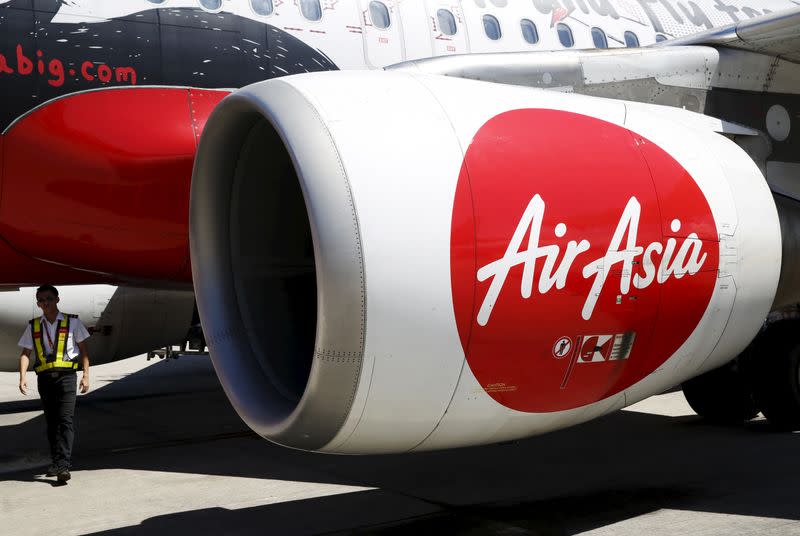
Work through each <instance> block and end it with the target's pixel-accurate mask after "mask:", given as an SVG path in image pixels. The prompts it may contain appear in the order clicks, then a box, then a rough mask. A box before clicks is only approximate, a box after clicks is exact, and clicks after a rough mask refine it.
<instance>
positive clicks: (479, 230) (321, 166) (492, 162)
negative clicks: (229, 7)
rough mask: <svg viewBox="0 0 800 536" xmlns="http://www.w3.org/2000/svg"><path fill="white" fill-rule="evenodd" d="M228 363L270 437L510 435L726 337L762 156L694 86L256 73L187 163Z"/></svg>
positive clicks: (756, 291)
mask: <svg viewBox="0 0 800 536" xmlns="http://www.w3.org/2000/svg"><path fill="white" fill-rule="evenodd" d="M190 246H191V248H190V249H191V256H192V268H193V278H194V284H195V292H196V296H197V301H198V307H199V311H200V315H201V320H202V323H203V326H204V332H205V334H206V337H207V340H208V343H209V346H210V349H211V353H212V358H213V360H214V365H215V368H216V370H217V373H218V375H219V377H220V379H221V381H222V383H223V385H224V387H225V390H226V392H227V393H228V396H229V397H230V399H231V401H232V402H233V404H234V406H235V407H236V409H237V411H238V412H239V414H240V415H241V416H242V418H243V419H244V420H245V421H246V422H247V423H248V425H249V426H250V427H251V428H253V429H254V430H255V431H256V432H258V433H259V434H261V435H262V436H264V437H266V438H268V439H271V440H273V441H275V442H278V443H281V444H284V445H288V446H292V447H296V448H302V449H309V450H322V451H327V452H343V453H367V452H369V453H374V452H400V451H408V450H414V449H418V450H422V449H436V448H448V447H457V446H464V445H473V444H480V443H489V442H496V441H503V440H509V439H514V438H520V437H525V436H530V435H534V434H537V433H541V432H544V431H548V430H553V429H556V428H561V427H565V426H569V425H573V424H577V423H579V422H582V421H585V420H588V419H591V418H594V417H597V416H600V415H602V414H605V413H608V412H611V411H614V410H616V409H619V408H621V407H623V406H625V405H627V404H631V403H633V402H635V401H637V400H640V399H642V398H645V397H647V396H650V395H653V394H656V393H659V392H661V391H663V390H664V389H666V388H668V387H671V386H673V385H675V384H677V383H679V382H681V381H683V380H685V379H687V378H689V377H692V376H695V375H697V374H699V373H701V372H703V371H705V370H709V369H711V368H713V367H716V366H719V365H720V364H722V363H724V362H726V361H727V360H730V359H731V358H733V357H734V356H735V355H736V354H737V353H738V352H740V351H741V350H742V349H743V348H744V347H745V346H746V345H747V344H748V342H749V341H750V340H751V339H752V338H753V336H754V335H755V333H756V332H757V330H758V328H759V326H760V325H761V323H762V322H763V320H764V317H765V316H766V314H767V312H768V311H769V308H770V304H771V303H772V301H773V298H774V296H775V289H776V286H777V284H778V277H779V271H780V263H781V238H780V227H779V224H778V218H777V215H776V209H775V205H774V202H773V200H772V197H771V195H770V192H769V189H768V187H767V185H766V183H765V181H764V178H763V176H762V175H761V173H760V172H759V170H758V168H757V167H756V165H755V164H754V163H753V162H752V161H751V159H750V158H749V157H748V156H747V155H746V154H745V153H744V151H742V150H741V149H740V148H739V147H737V146H736V145H735V144H734V143H733V142H731V141H730V140H728V139H727V138H726V137H724V136H722V135H720V134H718V133H716V132H714V129H713V128H711V127H709V122H708V120H707V118H704V117H703V116H698V115H696V114H692V113H690V112H684V111H681V110H671V109H669V110H665V109H663V108H660V107H653V106H647V105H640V104H629V103H625V102H620V101H613V100H607V99H598V98H591V97H583V96H575V95H565V94H559V93H550V92H546V91H538V90H531V89H523V88H516V87H510V86H499V85H495V84H487V83H481V82H473V81H466V80H459V79H453V78H445V77H435V76H423V75H410V74H401V73H323V74H314V75H303V76H298V77H288V78H282V79H280V80H273V81H268V82H263V83H259V84H255V85H252V86H249V87H246V88H244V89H242V90H240V91H237V92H236V93H234V94H233V95H231V96H229V97H227V98H226V99H225V100H224V101H223V102H222V103H221V104H220V105H219V106H218V108H217V109H216V110H215V111H214V113H213V114H212V116H211V118H210V119H209V122H208V124H207V126H206V130H205V132H204V134H203V137H202V140H201V144H200V147H199V150H198V155H197V159H196V162H195V169H194V176H193V183H192V194H191V207H190Z"/></svg>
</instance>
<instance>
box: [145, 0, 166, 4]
mask: <svg viewBox="0 0 800 536" xmlns="http://www.w3.org/2000/svg"><path fill="white" fill-rule="evenodd" d="M147 1H148V2H150V3H151V4H163V3H164V2H166V1H167V0H147Z"/></svg>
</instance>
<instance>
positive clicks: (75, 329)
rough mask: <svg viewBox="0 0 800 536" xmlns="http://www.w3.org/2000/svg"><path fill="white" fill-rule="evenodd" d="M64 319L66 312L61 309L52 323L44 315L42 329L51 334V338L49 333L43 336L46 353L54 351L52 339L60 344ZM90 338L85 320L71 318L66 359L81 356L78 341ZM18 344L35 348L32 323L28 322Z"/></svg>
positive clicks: (43, 348) (43, 346) (30, 348)
mask: <svg viewBox="0 0 800 536" xmlns="http://www.w3.org/2000/svg"><path fill="white" fill-rule="evenodd" d="M63 319H64V313H62V312H61V311H59V312H58V315H57V316H56V321H55V322H53V323H52V324H51V323H50V322H48V321H47V319H46V318H45V317H44V315H42V329H43V330H44V329H46V330H47V333H49V334H50V338H49V339H48V337H47V334H45V336H44V337H43V339H44V341H43V342H44V344H43V345H42V350H44V353H45V354H52V353H54V351H53V348H52V347H51V346H50V341H51V340H52V341H53V344H58V337H57V335H58V323H59V322H60V321H61V320H63ZM88 338H89V332H88V331H87V330H86V327H85V326H84V325H83V322H81V321H80V319H78V318H77V317H74V318H71V319H70V320H69V335H68V336H67V350H66V352H65V355H64V361H72V360H74V359H75V358H77V357H79V356H80V349H79V348H78V343H79V342H83V341H85V340H86V339H88ZM17 346H21V347H22V348H27V349H28V350H33V336H32V335H31V326H30V324H28V326H27V327H26V328H25V331H23V332H22V337H20V338H19V342H18V343H17ZM34 353H35V352H34ZM36 358H37V359H38V358H39V356H36Z"/></svg>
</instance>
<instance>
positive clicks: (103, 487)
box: [0, 357, 800, 536]
mask: <svg viewBox="0 0 800 536" xmlns="http://www.w3.org/2000/svg"><path fill="white" fill-rule="evenodd" d="M17 378H18V375H17V374H15V373H0V534H13V535H38V534H58V535H59V536H62V535H67V534H103V535H114V536H118V535H119V536H121V535H133V534H148V535H160V534H184V533H185V534H214V535H225V534H270V535H272V534H275V535H283V534H288V535H293V534H379V535H396V534H397V535H399V534H408V533H429V532H430V533H438V534H467V535H479V534H481V535H482V534H490V535H523V534H534V535H571V534H586V535H597V536H599V535H614V536H626V535H636V536H641V535H643V534H646V535H647V536H659V535H674V534H690V535H704V536H706V535H726V536H727V535H750V534H752V535H760V536H762V535H770V536H778V535H800V494H799V493H798V491H800V486H799V485H798V484H799V483H800V456H799V455H798V454H800V434H796V433H795V434H780V433H774V432H772V431H771V430H770V429H769V426H768V425H767V424H766V422H765V421H764V420H763V419H759V420H755V421H753V422H751V423H749V424H748V425H746V426H741V427H717V426H711V425H708V424H705V423H704V422H702V421H701V420H700V419H699V418H698V417H697V416H695V415H694V414H693V413H692V411H691V409H689V407H688V406H687V405H686V403H685V401H684V400H683V396H682V394H681V393H680V392H672V393H667V394H664V395H660V396H656V397H652V398H650V399H648V400H646V401H643V402H640V403H639V404H636V405H634V406H631V407H630V408H627V409H626V410H623V411H620V412H617V413H615V414H613V415H609V416H607V417H604V418H601V419H598V420H596V421H593V422H590V423H587V424H584V425H581V426H577V427H574V428H570V429H567V430H562V431H559V432H555V433H551V434H548V435H544V436H540V437H535V438H531V439H527V440H524V441H517V442H512V443H505V444H499V445H491V446H486V447H478V448H464V449H457V450H449V451H440V452H429V453H419V454H402V455H390V456H334V455H323V454H314V453H306V452H300V451H295V450H290V449H286V448H283V447H279V446H276V445H273V444H271V443H269V442H267V441H266V440H264V439H262V438H260V437H257V436H255V435H254V434H253V433H252V432H250V431H249V429H248V428H247V427H246V426H245V425H244V423H242V421H241V420H240V419H239V417H238V416H237V415H236V413H235V412H234V410H233V409H232V408H231V406H230V404H229V402H228V400H227V398H226V397H225V395H224V393H223V392H222V389H221V387H220V386H219V383H218V382H217V379H216V376H215V375H214V372H213V368H212V367H211V364H210V362H209V360H208V358H205V357H184V358H181V359H178V360H170V361H159V360H154V361H150V362H147V361H146V360H145V358H144V357H137V358H132V359H129V360H125V361H122V362H119V363H112V364H109V365H102V366H97V367H94V368H93V369H92V382H93V388H92V391H91V392H90V393H89V394H87V395H83V396H81V397H79V400H78V410H77V439H76V446H75V453H74V457H73V465H74V467H73V472H72V480H71V481H70V482H69V483H68V484H67V485H63V486H58V485H55V481H54V479H52V478H45V477H44V476H43V475H42V473H43V472H44V467H45V466H46V465H47V463H48V461H49V460H48V459H47V443H46V440H45V436H44V429H45V426H44V420H43V416H42V414H41V411H40V410H39V400H38V395H37V394H36V387H35V378H34V375H33V374H32V373H31V374H30V376H29V381H28V383H29V386H30V387H31V392H30V394H29V395H28V396H27V397H24V396H22V395H21V394H20V393H19V392H18V391H17Z"/></svg>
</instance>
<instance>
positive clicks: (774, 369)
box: [751, 320, 800, 430]
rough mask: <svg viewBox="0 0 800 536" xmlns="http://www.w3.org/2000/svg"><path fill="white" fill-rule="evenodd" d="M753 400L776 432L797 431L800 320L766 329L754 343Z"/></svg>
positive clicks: (799, 411)
mask: <svg viewBox="0 0 800 536" xmlns="http://www.w3.org/2000/svg"><path fill="white" fill-rule="evenodd" d="M752 371H753V374H752V379H751V381H752V386H753V393H754V394H755V399H756V401H757V402H758V406H759V408H760V409H761V412H762V413H763V414H764V416H765V417H766V418H767V420H768V421H769V423H770V424H771V425H772V426H773V427H775V428H777V429H778V430H800V321H797V320H783V321H781V322H776V323H775V324H772V325H771V326H769V327H768V328H767V329H766V330H765V331H764V332H763V333H762V334H761V335H760V336H759V337H758V338H757V339H756V341H755V343H754V355H753V362H752Z"/></svg>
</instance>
